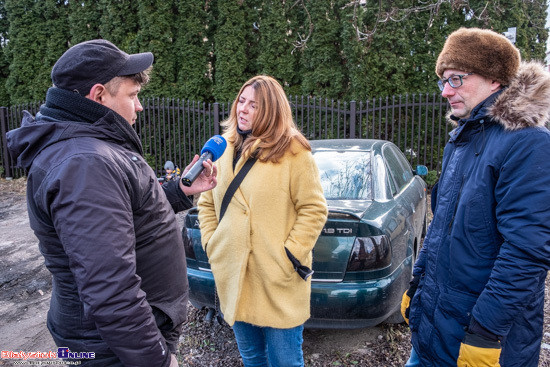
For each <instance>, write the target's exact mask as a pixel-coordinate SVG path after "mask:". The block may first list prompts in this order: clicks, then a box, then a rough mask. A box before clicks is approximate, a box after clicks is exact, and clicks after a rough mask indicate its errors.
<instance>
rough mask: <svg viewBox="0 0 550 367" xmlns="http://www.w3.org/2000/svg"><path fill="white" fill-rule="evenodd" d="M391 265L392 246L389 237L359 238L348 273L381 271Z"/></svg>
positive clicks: (349, 261)
mask: <svg viewBox="0 0 550 367" xmlns="http://www.w3.org/2000/svg"><path fill="white" fill-rule="evenodd" d="M390 265H391V244H390V240H389V238H388V237H387V236H384V235H382V236H369V237H357V238H356V239H355V242H354V243H353V248H352V250H351V254H350V257H349V260H348V267H347V271H365V270H367V271H368V270H379V269H383V268H386V267H388V266H390Z"/></svg>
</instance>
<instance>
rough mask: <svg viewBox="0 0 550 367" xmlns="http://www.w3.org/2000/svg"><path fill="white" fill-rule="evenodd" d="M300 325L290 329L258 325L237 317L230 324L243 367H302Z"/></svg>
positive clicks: (301, 326)
mask: <svg viewBox="0 0 550 367" xmlns="http://www.w3.org/2000/svg"><path fill="white" fill-rule="evenodd" d="M303 331H304V326H303V325H300V326H297V327H295V328H292V329H275V328H271V327H259V326H254V325H251V324H248V323H246V322H240V321H237V322H235V324H234V325H233V332H234V333H235V339H237V346H238V347H239V352H240V353H241V357H242V359H243V363H244V365H245V367H302V366H303V365H304V355H303V352H302V342H303V341H304V338H303V336H302V332H303Z"/></svg>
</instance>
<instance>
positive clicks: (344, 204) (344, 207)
mask: <svg viewBox="0 0 550 367" xmlns="http://www.w3.org/2000/svg"><path fill="white" fill-rule="evenodd" d="M327 205H328V210H329V212H332V213H348V214H351V215H353V216H355V217H357V219H361V218H362V217H363V214H364V213H365V211H366V210H367V209H368V208H369V207H370V206H371V205H372V200H327Z"/></svg>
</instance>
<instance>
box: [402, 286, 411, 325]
mask: <svg viewBox="0 0 550 367" xmlns="http://www.w3.org/2000/svg"><path fill="white" fill-rule="evenodd" d="M407 293H408V291H405V293H403V298H402V299H401V315H403V318H404V319H405V322H406V323H407V325H409V310H410V309H409V307H410V305H411V297H409V296H408V295H407Z"/></svg>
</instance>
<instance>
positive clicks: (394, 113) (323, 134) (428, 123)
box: [0, 93, 450, 177]
mask: <svg viewBox="0 0 550 367" xmlns="http://www.w3.org/2000/svg"><path fill="white" fill-rule="evenodd" d="M289 101H290V104H291V107H292V111H293V115H294V120H295V121H296V124H297V125H298V127H299V128H300V129H301V131H302V132H303V134H304V135H305V136H306V137H307V138H308V139H310V140H312V139H349V138H362V139H370V138H372V139H384V140H389V141H392V142H394V143H395V144H396V145H397V146H398V147H399V148H400V149H401V150H402V151H403V152H404V153H405V154H406V156H407V157H408V159H409V161H410V162H411V164H412V165H413V166H415V165H417V164H425V165H426V166H428V169H429V170H432V171H436V172H439V170H440V168H441V167H440V166H441V159H442V155H443V147H444V145H445V143H446V141H447V136H448V131H449V128H450V126H449V125H448V123H447V122H446V121H445V114H446V112H447V102H446V100H445V99H443V98H442V97H441V95H440V94H435V93H434V94H423V93H419V94H407V95H399V96H392V97H385V98H372V99H369V100H366V101H359V102H356V101H351V102H343V101H338V100H329V99H323V98H313V97H304V96H300V97H299V96H290V97H289ZM41 103H42V102H36V103H29V104H25V105H18V106H12V107H0V128H1V133H2V136H1V139H0V155H1V156H0V164H1V165H2V169H3V176H5V177H21V176H24V175H25V172H24V170H22V169H21V168H17V167H16V162H15V161H14V160H13V159H11V157H10V156H9V155H8V152H7V147H6V132H7V131H9V130H11V129H15V128H17V127H18V126H19V125H20V122H21V118H22V115H23V111H24V110H27V111H29V112H30V113H31V114H33V115H34V114H36V112H37V111H38V109H39V107H40V105H41ZM142 105H143V108H144V110H143V111H142V112H141V113H140V114H139V116H138V121H137V122H136V124H135V129H136V131H137V133H138V135H139V136H140V138H141V141H142V143H143V147H144V152H145V158H146V159H147V162H148V163H149V164H150V165H151V167H152V168H153V170H155V172H156V173H157V174H159V175H160V174H161V173H162V167H163V165H164V162H165V161H167V160H171V161H173V162H174V163H175V164H176V165H178V166H179V167H181V168H184V167H185V166H186V165H187V164H188V162H190V161H191V159H192V157H193V155H194V154H196V153H198V152H199V151H200V149H201V148H202V146H203V144H204V142H205V141H206V140H208V139H209V138H210V137H211V136H212V135H215V134H219V133H220V122H221V121H223V120H224V119H225V118H227V116H228V115H229V111H230V108H231V104H230V103H203V102H194V101H187V100H182V99H170V98H148V99H145V100H143V101H142Z"/></svg>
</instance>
